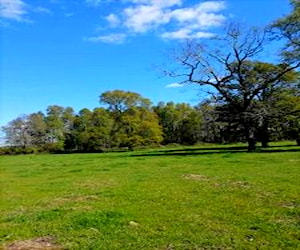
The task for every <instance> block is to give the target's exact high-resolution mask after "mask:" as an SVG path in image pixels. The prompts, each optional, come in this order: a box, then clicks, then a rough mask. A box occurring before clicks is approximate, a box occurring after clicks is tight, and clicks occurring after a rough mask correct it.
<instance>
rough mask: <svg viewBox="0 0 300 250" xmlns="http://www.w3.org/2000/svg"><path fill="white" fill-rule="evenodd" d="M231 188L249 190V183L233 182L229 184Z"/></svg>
mask: <svg viewBox="0 0 300 250" xmlns="http://www.w3.org/2000/svg"><path fill="white" fill-rule="evenodd" d="M230 184H231V186H233V187H239V188H249V187H250V183H249V182H247V181H234V182H231V183H230Z"/></svg>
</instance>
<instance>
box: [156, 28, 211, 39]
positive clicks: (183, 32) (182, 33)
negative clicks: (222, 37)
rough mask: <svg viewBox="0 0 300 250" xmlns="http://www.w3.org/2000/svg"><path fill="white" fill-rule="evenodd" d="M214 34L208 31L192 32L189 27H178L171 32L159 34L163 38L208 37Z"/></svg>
mask: <svg viewBox="0 0 300 250" xmlns="http://www.w3.org/2000/svg"><path fill="white" fill-rule="evenodd" d="M213 36H214V34H213V33H210V32H204V31H198V32H193V31H192V30H189V29H185V28H183V29H180V30H177V31H172V32H165V33H163V34H162V35H161V37H162V38H164V39H191V38H210V37H213Z"/></svg>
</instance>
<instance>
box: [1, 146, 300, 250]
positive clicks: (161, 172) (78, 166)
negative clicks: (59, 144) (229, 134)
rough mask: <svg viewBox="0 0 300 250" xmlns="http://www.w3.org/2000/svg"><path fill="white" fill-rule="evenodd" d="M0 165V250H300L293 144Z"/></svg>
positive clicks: (297, 158) (299, 162) (298, 160)
mask: <svg viewBox="0 0 300 250" xmlns="http://www.w3.org/2000/svg"><path fill="white" fill-rule="evenodd" d="M290 144H291V143H290ZM0 166H1V179H0V181H1V184H0V185H1V221H0V222H1V226H0V237H1V243H0V246H2V248H7V249H14V248H13V244H12V242H19V241H22V240H30V239H37V238H43V237H44V238H43V239H49V241H50V240H51V241H55V244H54V243H53V248H55V247H56V248H62V249H168V250H171V249H297V248H298V249H300V185H299V183H300V147H297V146H288V145H284V144H280V145H279V144H278V145H275V146H274V145H273V146H272V147H270V148H269V149H267V150H266V151H259V152H255V153H247V152H246V149H245V148H244V147H243V146H234V147H233V146H215V147H212V146H210V147H209V146H207V147H180V148H161V149H153V150H142V151H134V152H125V153H103V154H69V155H20V156H2V157H0ZM45 241H46V240H45ZM27 243H28V242H27ZM49 244H50V243H49ZM0 248H1V247H0ZM49 248H50V247H49ZM15 249H17V248H15ZM47 249H48V248H47Z"/></svg>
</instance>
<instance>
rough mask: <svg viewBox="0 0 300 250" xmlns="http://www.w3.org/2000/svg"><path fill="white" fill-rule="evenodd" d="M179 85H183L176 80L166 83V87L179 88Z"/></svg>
mask: <svg viewBox="0 0 300 250" xmlns="http://www.w3.org/2000/svg"><path fill="white" fill-rule="evenodd" d="M181 87H183V84H181V83H177V82H174V83H170V84H168V85H166V88H181Z"/></svg>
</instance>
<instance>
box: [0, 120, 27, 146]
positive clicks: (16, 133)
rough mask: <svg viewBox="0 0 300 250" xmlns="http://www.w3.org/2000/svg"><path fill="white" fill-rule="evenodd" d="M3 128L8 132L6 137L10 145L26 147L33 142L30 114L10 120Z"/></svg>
mask: <svg viewBox="0 0 300 250" xmlns="http://www.w3.org/2000/svg"><path fill="white" fill-rule="evenodd" d="M2 129H3V131H4V133H5V134H6V137H5V138H6V143H7V144H8V145H10V146H15V147H21V148H23V149H25V148H26V147H28V146H29V145H30V144H31V137H30V134H29V124H28V116H26V115H23V116H20V117H18V118H16V119H14V120H12V121H10V122H9V123H8V124H7V126H4V127H3V128H2Z"/></svg>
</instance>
